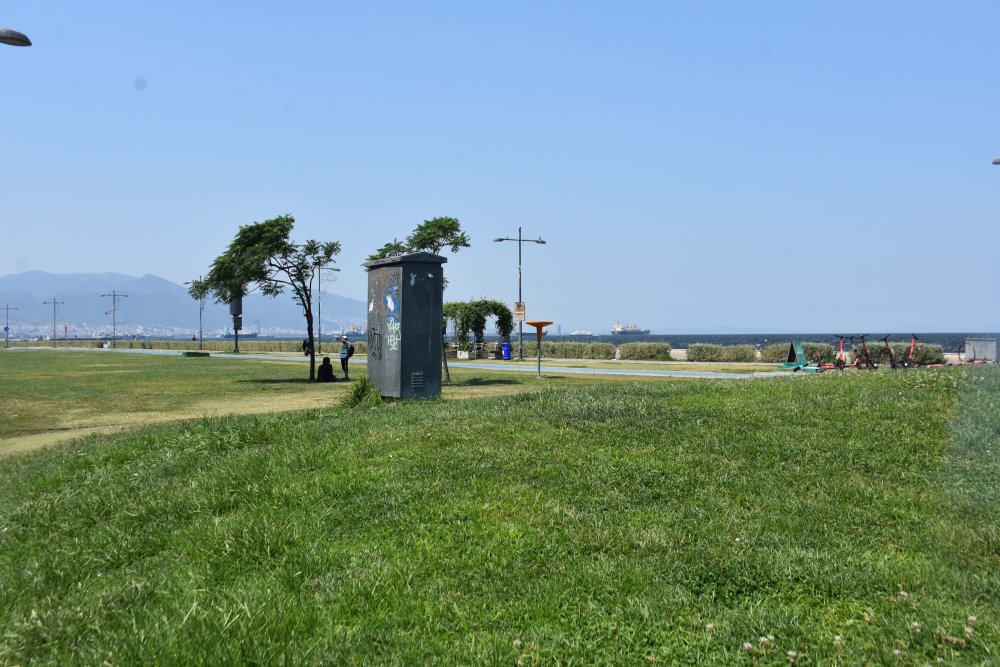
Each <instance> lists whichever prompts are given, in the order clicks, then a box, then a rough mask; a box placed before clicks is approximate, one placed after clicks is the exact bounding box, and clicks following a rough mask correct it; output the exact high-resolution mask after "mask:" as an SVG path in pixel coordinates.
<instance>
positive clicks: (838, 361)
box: [833, 334, 847, 371]
mask: <svg viewBox="0 0 1000 667" xmlns="http://www.w3.org/2000/svg"><path fill="white" fill-rule="evenodd" d="M837 337H838V338H839V339H840V349H839V350H838V351H837V356H836V357H835V358H834V360H833V367H834V368H836V369H837V370H838V371H842V370H844V367H845V366H847V354H846V353H845V352H844V337H843V336H842V335H841V334H837Z"/></svg>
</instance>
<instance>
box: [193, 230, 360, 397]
mask: <svg viewBox="0 0 1000 667" xmlns="http://www.w3.org/2000/svg"><path fill="white" fill-rule="evenodd" d="M294 225H295V218H293V217H292V216H290V215H282V216H279V217H277V218H273V219H271V220H265V221H264V222H255V223H253V224H252V225H243V226H242V227H240V229H239V232H237V234H236V238H234V239H233V241H232V243H230V244H229V247H228V248H227V249H226V251H225V252H224V253H222V254H221V255H219V256H218V257H217V258H216V259H215V261H214V262H213V263H212V269H211V270H210V271H209V273H208V275H207V276H206V277H205V278H203V279H201V280H196V281H193V282H192V284H191V288H190V290H188V292H189V293H190V294H191V296H192V297H194V298H201V297H203V296H206V295H211V296H212V297H213V298H214V299H215V301H216V302H217V303H229V302H231V301H232V300H233V299H234V298H236V297H243V296H246V295H247V294H249V293H250V292H252V291H254V290H258V291H260V293H261V294H264V295H265V296H270V297H275V296H278V295H279V294H281V293H282V292H284V290H285V288H286V287H287V288H290V289H291V291H292V299H293V300H294V301H295V303H297V304H299V306H301V307H302V314H303V315H304V316H305V318H306V333H307V335H308V337H309V379H310V380H313V379H315V377H316V352H315V350H316V346H315V343H316V340H315V336H314V334H313V310H312V297H313V278H314V277H315V273H316V270H317V269H318V268H324V267H326V266H327V265H329V264H332V263H335V262H334V259H333V257H334V255H337V254H339V253H340V243H339V242H337V241H330V242H325V243H324V242H321V241H314V240H309V241H306V242H305V243H303V244H301V245H298V244H295V243H292V242H291V241H290V240H289V236H290V235H291V233H292V227H294ZM333 270H334V271H337V270H339V269H333Z"/></svg>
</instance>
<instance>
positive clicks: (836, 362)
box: [814, 334, 847, 371]
mask: <svg viewBox="0 0 1000 667" xmlns="http://www.w3.org/2000/svg"><path fill="white" fill-rule="evenodd" d="M837 336H839V337H840V349H839V351H838V352H837V353H836V354H835V355H834V356H833V363H831V364H824V363H823V361H822V360H821V359H820V355H819V352H817V353H816V358H815V360H814V361H815V363H816V366H817V367H819V369H820V370H824V371H832V370H838V371H842V370H844V367H845V366H847V355H846V353H845V352H844V337H843V336H841V335H840V334H837Z"/></svg>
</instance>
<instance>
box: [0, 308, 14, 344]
mask: <svg viewBox="0 0 1000 667" xmlns="http://www.w3.org/2000/svg"><path fill="white" fill-rule="evenodd" d="M3 309H4V311H5V315H4V318H3V338H4V344H3V346H4V347H10V311H12V310H17V308H11V307H10V306H4V307H3Z"/></svg>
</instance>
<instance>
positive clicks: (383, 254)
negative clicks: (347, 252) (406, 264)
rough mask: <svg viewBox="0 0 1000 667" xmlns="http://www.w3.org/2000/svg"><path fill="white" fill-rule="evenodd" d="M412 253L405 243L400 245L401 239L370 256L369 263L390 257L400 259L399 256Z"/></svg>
mask: <svg viewBox="0 0 1000 667" xmlns="http://www.w3.org/2000/svg"><path fill="white" fill-rule="evenodd" d="M408 252H410V249H409V248H408V247H407V246H406V244H405V243H400V241H399V239H393V240H392V241H390V242H389V243H386V244H385V245H384V246H382V247H381V248H379V249H378V250H376V251H375V252H374V253H372V254H371V255H368V261H369V262H374V261H376V260H379V259H386V258H388V257H398V256H399V255H405V254H406V253H408Z"/></svg>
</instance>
